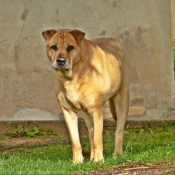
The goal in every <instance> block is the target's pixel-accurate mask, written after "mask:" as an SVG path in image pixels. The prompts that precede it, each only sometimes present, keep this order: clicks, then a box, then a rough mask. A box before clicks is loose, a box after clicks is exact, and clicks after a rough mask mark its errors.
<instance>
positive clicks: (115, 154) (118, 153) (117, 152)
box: [113, 150, 123, 157]
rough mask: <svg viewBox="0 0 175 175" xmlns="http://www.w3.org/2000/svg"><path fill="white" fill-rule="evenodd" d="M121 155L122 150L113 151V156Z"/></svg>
mask: <svg viewBox="0 0 175 175" xmlns="http://www.w3.org/2000/svg"><path fill="white" fill-rule="evenodd" d="M122 155H123V152H122V151H116V150H115V151H114V153H113V157H119V156H122Z"/></svg>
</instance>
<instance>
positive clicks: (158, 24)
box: [0, 0, 174, 120]
mask: <svg viewBox="0 0 175 175" xmlns="http://www.w3.org/2000/svg"><path fill="white" fill-rule="evenodd" d="M170 15H171V13H170V1H169V0H161V1H159V0H147V1H145V0H132V2H131V1H130V0H110V1H106V0H99V1H94V0H88V1H84V0H82V1H79V0H74V1H70V0H59V1H58V0H52V1H43V0H37V1H31V0H16V1H11V0H6V1H4V0H0V26H1V27H0V119H1V120H53V119H60V118H62V114H61V111H60V108H59V106H58V103H57V100H56V97H55V94H54V88H53V70H52V68H51V64H50V62H49V61H48V59H47V57H46V54H45V46H44V44H45V43H44V40H43V38H42V36H41V32H42V31H43V30H46V29H51V28H56V29H57V28H78V29H80V30H83V31H84V32H86V38H93V37H103V36H105V37H106V36H110V37H117V38H119V39H120V41H121V42H123V44H124V45H125V47H126V49H127V50H128V53H129V56H130V67H131V86H130V90H131V93H130V94H131V95H130V97H131V98H130V106H131V107H137V108H135V109H134V110H136V114H138V113H139V110H140V109H141V111H142V108H138V107H144V108H146V113H145V114H144V115H142V117H140V116H139V117H138V119H140V118H142V119H143V118H144V119H158V118H159V119H160V118H161V117H162V116H163V115H164V113H166V112H167V111H168V110H169V109H170V108H171V107H173V98H174V92H173V86H174V78H173V59H172V31H171V17H170ZM132 110H133V109H132ZM105 111H106V114H107V115H108V110H105ZM131 112H132V111H131ZM141 113H143V112H141ZM141 113H140V114H141ZM132 115H135V112H134V113H132Z"/></svg>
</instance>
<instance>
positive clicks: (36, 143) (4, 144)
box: [0, 135, 175, 175]
mask: <svg viewBox="0 0 175 175" xmlns="http://www.w3.org/2000/svg"><path fill="white" fill-rule="evenodd" d="M58 143H61V144H68V143H70V140H69V139H68V138H65V139H63V138H62V139H60V138H58V136H52V135H51V136H47V137H43V138H41V137H35V138H21V137H19V138H9V137H7V138H4V139H3V140H1V141H0V151H1V152H4V151H12V152H13V151H15V150H21V149H29V148H36V147H44V146H49V145H54V144H58ZM172 162H174V160H170V161H163V162H158V163H150V164H138V163H131V164H127V165H119V166H115V167H113V168H111V169H109V170H106V171H101V170H99V171H93V172H89V173H85V174H87V175H161V174H162V175H175V167H174V163H172Z"/></svg>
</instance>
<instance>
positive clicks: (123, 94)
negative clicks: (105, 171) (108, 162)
mask: <svg viewBox="0 0 175 175" xmlns="http://www.w3.org/2000/svg"><path fill="white" fill-rule="evenodd" d="M113 100H114V102H115V106H116V112H117V127H116V132H115V150H114V154H113V155H114V156H117V155H122V154H123V137H124V127H125V123H126V117H127V115H128V108H129V92H128V88H127V87H124V86H123V87H121V88H120V90H119V91H118V92H117V94H116V95H115V96H114V97H113Z"/></svg>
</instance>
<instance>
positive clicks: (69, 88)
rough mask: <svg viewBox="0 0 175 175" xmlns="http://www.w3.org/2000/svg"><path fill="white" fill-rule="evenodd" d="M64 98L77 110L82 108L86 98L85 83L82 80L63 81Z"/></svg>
mask: <svg viewBox="0 0 175 175" xmlns="http://www.w3.org/2000/svg"><path fill="white" fill-rule="evenodd" d="M64 88H65V91H66V98H67V99H68V100H69V101H70V102H71V103H72V104H73V105H74V106H75V107H76V108H77V109H79V110H83V108H84V102H85V99H86V94H85V93H86V92H85V84H84V83H83V82H77V83H72V82H70V81H67V82H65V83H64Z"/></svg>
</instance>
